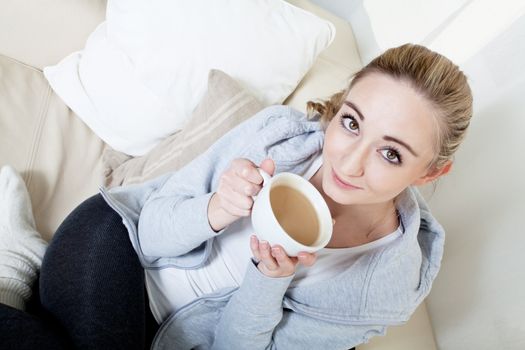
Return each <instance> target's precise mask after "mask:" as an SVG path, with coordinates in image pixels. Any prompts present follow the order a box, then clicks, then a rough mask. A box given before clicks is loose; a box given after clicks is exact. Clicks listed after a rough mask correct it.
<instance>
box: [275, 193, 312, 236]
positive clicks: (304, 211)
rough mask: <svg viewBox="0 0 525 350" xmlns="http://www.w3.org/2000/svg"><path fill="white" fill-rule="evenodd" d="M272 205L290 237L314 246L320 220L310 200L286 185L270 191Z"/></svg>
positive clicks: (278, 219)
mask: <svg viewBox="0 0 525 350" xmlns="http://www.w3.org/2000/svg"><path fill="white" fill-rule="evenodd" d="M270 204H271V206H272V210H273V214H274V215H275V218H276V219H277V222H278V223H279V225H281V227H282V228H283V230H284V231H286V233H287V234H288V235H290V237H292V238H293V239H294V240H296V241H297V242H299V243H301V244H304V245H312V244H314V243H315V241H316V240H317V238H318V236H319V219H318V218H317V213H316V211H315V208H314V206H313V205H312V204H310V201H309V200H308V198H307V197H306V196H305V195H304V194H302V193H301V192H299V191H298V190H296V189H294V188H293V187H290V186H286V185H277V186H275V187H273V188H272V189H271V190H270Z"/></svg>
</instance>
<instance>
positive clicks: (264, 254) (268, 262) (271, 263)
mask: <svg viewBox="0 0 525 350" xmlns="http://www.w3.org/2000/svg"><path fill="white" fill-rule="evenodd" d="M259 252H260V254H261V262H262V263H263V264H264V265H265V266H266V268H267V269H268V270H270V271H275V270H277V269H278V268H279V265H278V264H277V261H276V260H275V259H274V258H273V256H272V254H271V252H270V244H269V243H268V242H267V241H261V242H259Z"/></svg>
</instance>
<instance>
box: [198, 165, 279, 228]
mask: <svg viewBox="0 0 525 350" xmlns="http://www.w3.org/2000/svg"><path fill="white" fill-rule="evenodd" d="M261 168H262V169H263V170H264V171H266V172H267V173H268V174H270V175H273V173H274V171H275V165H274V163H273V161H272V160H271V159H265V160H264V161H263V162H262V163H261ZM262 183H263V178H262V176H261V174H259V171H257V165H256V164H254V163H253V162H251V161H250V160H248V159H244V158H237V159H234V160H233V161H232V163H231V165H230V167H229V168H228V169H227V170H226V171H225V172H224V173H223V174H222V175H221V178H220V180H219V186H218V188H217V191H216V192H215V193H214V194H213V196H212V197H211V199H210V203H209V205H208V221H209V222H210V226H211V228H212V229H213V230H214V231H215V232H218V231H220V230H222V229H223V228H225V227H226V226H228V225H229V224H231V223H232V222H234V221H236V220H237V219H239V218H241V217H243V216H249V215H250V214H251V212H252V206H253V199H252V196H255V195H257V194H258V193H259V191H260V190H261V188H262Z"/></svg>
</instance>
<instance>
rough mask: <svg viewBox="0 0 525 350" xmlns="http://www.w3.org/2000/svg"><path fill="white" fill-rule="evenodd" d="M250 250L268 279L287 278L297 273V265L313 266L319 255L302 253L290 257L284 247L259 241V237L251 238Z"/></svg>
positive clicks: (253, 236)
mask: <svg viewBox="0 0 525 350" xmlns="http://www.w3.org/2000/svg"><path fill="white" fill-rule="evenodd" d="M250 248H251V250H252V253H253V256H254V257H255V259H256V260H257V261H258V262H259V263H258V264H257V268H258V269H259V271H261V272H262V273H263V274H265V275H266V276H268V277H287V276H291V275H293V274H294V273H295V268H296V266H297V264H303V265H305V266H312V265H313V264H314V263H315V260H316V258H317V255H316V254H315V253H307V252H300V253H299V254H298V256H297V257H290V256H288V255H287V254H286V252H285V251H284V249H283V247H281V246H279V245H274V246H272V247H270V244H269V243H268V242H266V241H259V239H258V238H257V236H255V235H252V236H251V238H250Z"/></svg>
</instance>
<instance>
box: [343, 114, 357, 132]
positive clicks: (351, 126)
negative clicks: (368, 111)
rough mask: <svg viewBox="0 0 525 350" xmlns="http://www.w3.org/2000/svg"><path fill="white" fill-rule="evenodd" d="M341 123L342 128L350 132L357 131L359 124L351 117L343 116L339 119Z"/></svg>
mask: <svg viewBox="0 0 525 350" xmlns="http://www.w3.org/2000/svg"><path fill="white" fill-rule="evenodd" d="M341 123H342V124H343V126H344V127H345V128H346V129H348V130H350V131H357V130H359V123H358V122H357V120H355V118H354V117H352V116H351V115H343V116H342V117H341Z"/></svg>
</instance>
